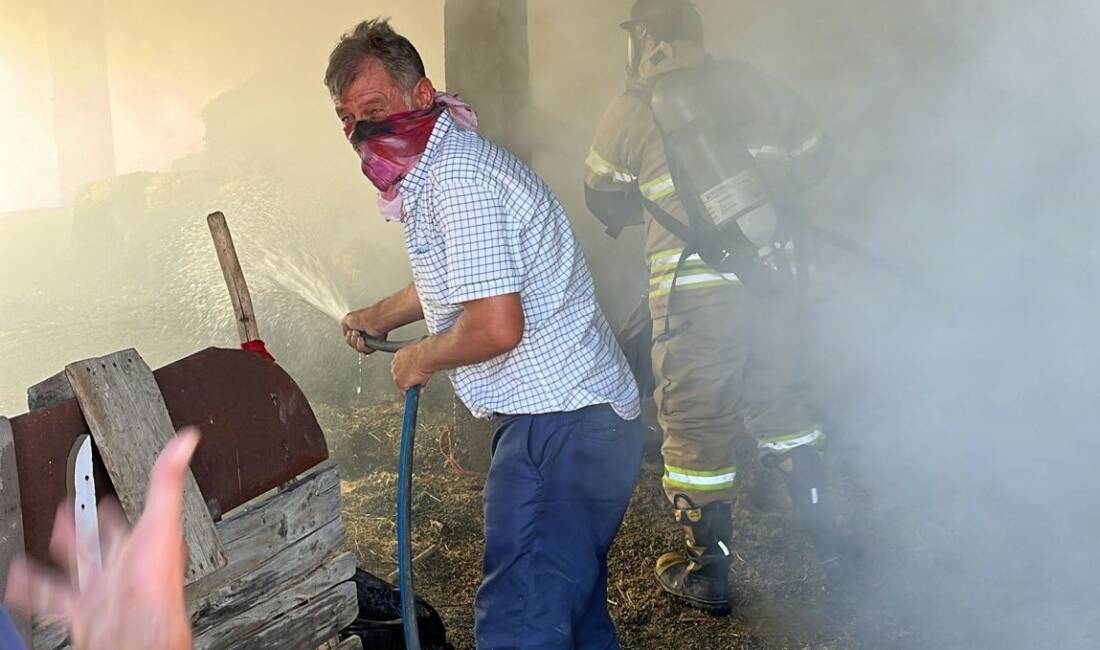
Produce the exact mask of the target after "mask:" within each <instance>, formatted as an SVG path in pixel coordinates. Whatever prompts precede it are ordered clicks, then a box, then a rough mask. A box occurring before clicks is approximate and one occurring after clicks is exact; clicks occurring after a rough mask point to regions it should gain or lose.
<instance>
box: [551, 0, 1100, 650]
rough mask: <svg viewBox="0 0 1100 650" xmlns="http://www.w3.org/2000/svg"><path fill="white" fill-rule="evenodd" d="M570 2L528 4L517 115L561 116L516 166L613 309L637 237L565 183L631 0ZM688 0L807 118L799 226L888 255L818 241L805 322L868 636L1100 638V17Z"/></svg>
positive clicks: (1044, 10) (627, 295)
mask: <svg viewBox="0 0 1100 650" xmlns="http://www.w3.org/2000/svg"><path fill="white" fill-rule="evenodd" d="M570 4H571V6H572V7H573V8H574V10H575V12H576V13H573V12H569V11H562V10H561V3H554V6H553V7H548V6H545V5H544V4H543V3H537V2H536V3H531V12H532V17H531V20H532V59H533V65H532V75H533V95H534V97H535V107H534V109H533V112H534V113H536V114H537V115H550V116H552V117H554V118H556V119H557V121H556V122H550V123H549V124H552V125H553V127H552V128H551V129H547V130H544V131H543V133H549V137H547V138H545V139H543V140H540V141H539V142H537V143H536V145H535V146H534V147H533V149H534V151H535V155H534V158H535V164H536V167H538V168H539V170H540V172H542V173H544V174H545V175H547V176H548V177H549V178H551V179H552V184H553V185H554V186H555V188H557V189H558V190H559V191H560V192H561V193H562V194H564V195H565V197H566V200H567V203H569V205H570V209H571V212H572V213H573V214H574V215H577V216H578V217H577V218H578V221H579V222H580V223H578V227H579V228H580V229H581V230H582V232H584V233H585V235H586V246H587V248H588V251H589V256H590V258H591V259H592V261H593V266H594V267H595V268H596V269H597V276H598V278H599V282H600V283H601V290H602V297H603V299H604V302H605V304H607V306H608V307H609V310H610V311H611V312H612V313H613V314H614V315H616V316H621V315H622V314H623V313H624V312H625V310H627V309H629V307H630V306H631V304H630V303H632V302H633V301H634V300H635V296H636V295H637V294H638V293H640V291H641V285H640V283H639V282H638V278H637V276H638V275H640V274H642V273H644V271H642V270H641V269H640V267H639V266H638V264H639V260H640V242H639V241H638V240H637V239H636V237H637V233H635V234H634V235H628V236H626V237H624V239H623V240H622V241H620V242H617V243H611V242H610V241H609V240H606V239H600V238H599V228H598V226H596V225H594V224H593V223H592V221H591V220H585V221H583V222H581V220H582V219H583V217H581V216H580V215H584V214H585V211H584V208H583V199H582V197H581V195H580V192H579V180H578V177H579V175H580V163H579V161H580V160H581V159H582V158H583V155H584V153H585V148H586V146H587V139H588V138H589V137H590V134H591V132H592V130H593V129H594V128H595V124H596V123H597V121H598V119H599V115H600V111H601V110H602V107H603V106H604V105H606V102H607V101H609V100H610V98H611V97H613V96H614V94H615V93H617V92H619V91H620V90H619V89H620V87H621V86H620V84H621V80H622V73H621V70H622V65H623V52H622V48H623V42H622V36H621V33H620V32H619V31H618V29H617V27H616V21H617V20H618V19H621V18H620V17H621V16H623V15H625V12H626V10H627V8H628V6H629V2H611V3H600V5H601V6H600V7H599V8H596V7H590V3H583V4H584V5H585V13H590V14H592V19H591V21H582V22H580V23H578V21H577V20H576V16H577V15H578V13H580V11H581V10H580V5H581V4H582V3H570ZM697 4H698V5H699V8H700V10H701V11H702V12H703V14H704V16H705V19H706V25H707V29H708V33H707V36H708V43H709V46H710V48H709V49H710V50H711V51H712V52H713V53H714V54H716V55H719V56H730V57H735V58H740V59H744V60H748V61H751V62H753V63H755V64H756V65H757V66H758V67H760V68H761V69H763V70H765V71H766V72H769V73H771V74H774V75H776V76H778V77H779V78H780V79H782V80H784V81H786V82H787V83H788V84H789V85H790V86H792V87H793V88H795V89H797V90H798V91H799V92H800V93H801V94H803V95H804V96H805V97H806V98H807V99H808V100H810V102H811V103H813V104H814V105H816V106H817V107H818V108H819V109H820V111H821V115H822V118H823V121H824V122H825V124H826V126H827V127H828V128H829V130H830V131H831V133H832V135H833V137H834V139H835V140H836V143H837V145H838V148H839V155H838V157H837V160H836V161H835V163H834V166H833V171H832V175H831V177H830V178H829V179H828V181H827V182H826V183H825V184H824V185H823V186H822V187H821V188H819V189H818V190H817V191H816V192H815V193H814V195H813V197H812V201H813V204H814V206H815V213H816V221H817V223H818V225H820V226H822V227H825V228H829V229H832V230H834V231H838V232H841V233H844V234H846V235H847V236H849V237H850V238H852V239H854V240H856V241H858V242H860V243H861V244H862V245H863V246H864V247H865V248H866V249H867V250H868V251H869V252H870V253H872V254H873V255H874V256H876V257H878V258H881V259H884V260H887V261H888V262H889V265H888V268H884V267H882V266H880V265H876V263H875V262H873V261H869V260H866V259H861V258H859V257H856V256H853V255H851V254H850V253H847V252H843V251H840V250H838V249H835V248H831V247H829V246H827V245H825V244H822V245H821V247H820V250H819V253H818V256H819V259H818V260H817V266H818V270H819V272H818V274H817V280H816V287H815V291H814V297H815V308H814V310H813V323H812V329H813V331H814V337H813V358H814V361H815V367H816V368H817V380H818V381H817V383H818V385H819V387H820V392H821V403H822V408H823V414H824V416H825V417H826V419H827V421H828V422H829V423H830V427H831V429H832V433H833V437H834V441H835V445H834V448H833V452H832V460H833V462H834V464H836V465H838V466H839V465H841V464H843V465H846V466H855V467H856V468H857V469H858V472H857V476H858V477H859V481H860V483H861V484H862V488H863V489H865V490H867V491H868V492H869V493H870V494H871V498H870V505H868V506H866V510H862V509H863V508H864V506H862V505H861V506H860V508H861V511H859V512H850V513H849V515H850V519H852V520H855V521H857V522H862V524H863V525H861V526H860V527H859V528H860V531H859V532H860V534H861V537H862V538H863V539H861V540H859V541H861V542H862V543H863V544H864V545H865V546H866V547H867V554H866V560H865V561H864V563H863V566H861V567H860V570H859V571H857V575H858V576H859V577H858V578H857V579H856V580H855V582H854V583H853V584H852V585H851V590H852V591H854V592H856V594H857V601H858V603H859V607H857V612H856V614H855V616H856V619H857V622H858V623H859V624H860V625H861V627H862V628H864V634H863V636H864V637H865V643H866V647H873V648H880V647H914V648H918V647H919V648H1013V649H1014V648H1020V649H1023V648H1039V647H1044V648H1045V647H1049V648H1085V647H1096V644H1097V643H1098V640H1100V621H1098V619H1097V616H1096V614H1095V613H1094V611H1093V606H1092V603H1094V602H1095V601H1096V598H1097V596H1098V595H1100V593H1098V592H1100V573H1098V571H1097V569H1096V568H1095V567H1096V566H1097V560H1098V559H1100V558H1097V550H1096V549H1097V544H1096V542H1095V532H1096V531H1097V528H1098V524H1097V521H1098V514H1100V507H1098V506H1097V505H1096V499H1095V498H1094V493H1095V490H1096V487H1097V481H1096V479H1095V475H1096V472H1095V470H1094V469H1093V467H1092V465H1093V463H1094V459H1095V458H1096V457H1097V456H1098V455H1100V454H1098V452H1100V438H1098V436H1097V435H1096V424H1095V423H1096V422H1097V419H1098V418H1097V413H1096V410H1097V408H1096V406H1094V404H1095V403H1096V400H1095V399H1093V398H1092V396H1091V393H1092V392H1093V387H1094V386H1095V385H1097V384H1098V382H1097V381H1096V380H1097V379H1100V377H1098V374H1100V373H1098V372H1097V367H1098V365H1097V359H1096V357H1097V354H1096V352H1095V349H1094V346H1093V345H1092V344H1091V339H1092V335H1093V332H1095V331H1096V330H1097V326H1098V325H1100V313H1098V307H1097V289H1096V279H1097V272H1098V265H1097V263H1096V261H1095V259H1096V257H1095V250H1096V245H1095V241H1096V234H1097V229H1098V228H1097V226H1096V224H1095V220H1094V218H1093V216H1094V214H1095V212H1094V210H1093V209H1092V206H1093V203H1094V202H1093V201H1092V200H1090V193H1091V189H1092V187H1093V185H1095V182H1096V179H1097V178H1098V177H1100V174H1098V172H1100V155H1098V154H1097V147H1098V145H1100V118H1098V117H1097V114H1096V111H1094V110H1092V108H1091V107H1093V106H1095V105H1096V104H1097V99H1100V86H1098V84H1097V82H1096V79H1097V77H1096V75H1095V73H1094V72H1093V71H1092V69H1091V68H1092V67H1093V62H1094V61H1096V60H1097V55H1098V54H1100V51H1097V46H1096V45H1095V42H1096V41H1095V39H1094V38H1092V36H1091V31H1092V27H1091V26H1093V25H1095V24H1096V23H1097V19H1098V18H1100V11H1097V9H1096V7H1095V6H1094V5H1093V4H1090V3H1087V2H1072V1H1059V2H1053V3H1044V4H1035V3H1004V2H992V1H974V2H964V3H958V2H946V1H940V0H922V1H921V2H913V3H898V2H885V3H884V2H875V1H873V0H842V1H841V2H829V3H820V2H813V1H810V0H803V1H797V2H784V3H763V2H746V1H737V2H729V1H725V0H723V1H718V0H714V1H700V2H698V3H697ZM605 5H606V6H605ZM559 63H560V65H558V64H559ZM567 165H571V167H565V166H567ZM899 271H900V273H901V275H902V276H903V277H901V278H898V277H896V276H897V274H898V272H899ZM852 507H854V506H851V505H850V506H849V509H851V508H852Z"/></svg>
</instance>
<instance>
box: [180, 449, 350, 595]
mask: <svg viewBox="0 0 1100 650" xmlns="http://www.w3.org/2000/svg"><path fill="white" fill-rule="evenodd" d="M339 483H340V480H339V476H338V474H337V472H336V468H335V466H330V467H328V468H327V469H326V470H325V471H323V472H320V473H318V474H315V475H313V476H312V477H310V478H309V479H308V480H306V481H303V482H299V483H297V484H295V485H294V486H293V488H292V489H290V490H288V491H286V492H281V493H278V494H277V495H275V496H272V497H269V498H268V499H266V500H264V501H262V502H261V503H258V504H255V505H253V506H252V507H249V508H244V509H240V510H237V511H236V512H234V514H233V516H231V517H227V518H226V519H224V520H222V521H221V522H219V523H218V525H217V528H218V535H219V537H221V540H222V544H223V546H224V548H225V555H226V557H227V558H228V560H229V564H228V565H226V567H225V568H224V569H222V570H221V571H218V572H217V573H214V574H211V575H209V576H206V577H205V578H202V579H200V580H197V581H195V582H193V583H191V584H190V585H188V586H187V594H188V600H192V601H193V600H197V599H200V598H202V597H203V596H205V595H207V594H210V593H212V592H214V591H215V590H217V589H220V588H221V587H223V586H225V585H226V584H228V583H230V582H232V581H234V580H236V579H238V578H239V577H240V576H242V575H244V574H246V573H248V572H249V571H252V570H254V569H256V568H257V567H259V566H261V565H262V564H264V563H265V562H267V561H269V560H270V559H271V558H272V557H274V556H275V555H276V554H277V553H278V552H279V551H280V550H281V549H284V548H287V547H288V546H290V545H292V544H294V543H296V542H298V541H299V540H301V539H303V538H305V537H307V536H308V535H310V534H312V533H314V532H315V531H317V530H319V529H321V528H322V527H324V526H325V525H327V524H329V523H330V522H333V521H335V520H338V519H339V518H340V487H339Z"/></svg>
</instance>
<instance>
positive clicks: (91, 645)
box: [4, 428, 199, 650]
mask: <svg viewBox="0 0 1100 650" xmlns="http://www.w3.org/2000/svg"><path fill="white" fill-rule="evenodd" d="M198 443H199V432H198V430H196V429H194V428H189V429H184V430H183V431H181V432H180V434H179V435H178V436H176V437H175V438H174V439H172V441H171V442H169V443H168V445H167V446H166V447H165V448H164V450H163V451H162V452H161V454H160V456H159V457H158V458H157V461H156V464H155V465H154V466H153V472H152V475H151V477H150V481H149V492H148V494H147V495H146V499H145V511H144V512H143V513H142V515H141V519H140V520H139V521H138V522H137V525H136V526H135V527H134V529H133V531H132V532H131V531H130V530H129V527H128V525H127V523H126V518H125V516H124V515H123V513H122V508H121V507H120V506H119V505H118V502H116V501H107V500H104V502H103V503H101V504H100V508H99V527H100V539H101V547H102V557H103V568H102V569H101V570H99V571H97V572H95V573H93V574H92V576H91V578H90V579H88V580H87V584H85V585H82V586H80V587H77V586H76V584H77V579H76V575H77V573H76V558H77V553H78V548H77V535H76V524H75V518H74V515H73V505H72V502H68V503H65V504H62V506H61V507H60V508H59V509H58V512H57V516H56V518H55V520H54V529H53V535H52V536H51V538H50V554H51V555H52V556H53V558H54V559H55V560H56V561H57V563H58V564H59V565H60V566H61V567H63V569H64V570H65V572H67V575H66V574H65V573H63V572H61V571H57V570H54V569H50V568H47V567H44V566H42V565H40V564H38V563H36V562H34V561H33V560H29V559H27V558H20V559H18V560H16V561H15V562H14V563H13V564H12V567H11V571H10V573H9V578H8V589H7V594H6V595H5V597H4V599H5V602H6V603H7V605H8V606H9V607H10V608H11V609H12V610H14V611H16V612H19V613H22V614H23V615H25V616H30V617H37V618H43V619H47V620H49V619H52V620H60V621H63V622H65V623H66V624H67V625H68V628H69V637H70V640H71V641H72V643H73V646H74V647H75V648H76V650H146V649H148V648H159V649H162V650H185V649H188V648H191V647H192V633H191V622H190V619H189V617H188V614H187V606H186V604H185V601H184V578H183V576H184V570H185V568H186V564H187V553H186V549H185V547H184V541H183V484H184V479H185V478H186V477H187V470H188V466H189V465H190V463H191V456H192V455H193V454H194V452H195V447H196V446H197V445H198Z"/></svg>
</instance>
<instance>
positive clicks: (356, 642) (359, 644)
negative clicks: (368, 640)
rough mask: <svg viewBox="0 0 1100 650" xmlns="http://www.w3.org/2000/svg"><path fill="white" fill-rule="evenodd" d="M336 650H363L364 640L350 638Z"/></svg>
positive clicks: (342, 642)
mask: <svg viewBox="0 0 1100 650" xmlns="http://www.w3.org/2000/svg"><path fill="white" fill-rule="evenodd" d="M336 650H363V640H362V639H360V638H359V637H357V636H349V637H348V638H346V639H344V640H343V641H341V642H340V645H338V646H336Z"/></svg>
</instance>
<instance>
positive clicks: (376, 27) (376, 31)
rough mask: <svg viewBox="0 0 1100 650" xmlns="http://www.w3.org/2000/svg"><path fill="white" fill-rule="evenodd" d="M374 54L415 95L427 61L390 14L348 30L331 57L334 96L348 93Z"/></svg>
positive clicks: (328, 75)
mask: <svg viewBox="0 0 1100 650" xmlns="http://www.w3.org/2000/svg"><path fill="white" fill-rule="evenodd" d="M370 57H374V58H376V59H378V60H379V61H380V62H381V63H382V66H383V67H385V69H386V72H388V73H390V76H391V77H393V79H394V81H396V82H397V85H399V86H401V88H402V89H403V90H404V91H405V94H406V96H411V95H412V91H413V88H414V87H415V86H416V84H417V83H418V82H419V81H420V80H421V79H423V78H424V77H425V76H426V73H425V71H424V61H423V59H421V58H420V53H419V52H417V51H416V48H415V47H413V44H412V43H411V42H409V39H407V38H405V37H404V36H402V35H400V34H398V33H397V32H395V31H394V29H393V27H390V21H389V19H388V18H375V19H374V20H366V21H363V22H361V23H359V24H358V25H356V26H355V29H353V30H352V31H350V32H348V33H347V34H344V35H343V36H342V37H341V38H340V42H339V43H337V44H336V47H335V48H333V50H332V54H330V55H329V57H328V70H326V71H325V86H327V87H328V92H329V94H330V95H331V96H332V98H333V99H337V98H339V97H340V96H342V95H343V94H344V91H346V90H347V89H348V86H350V85H351V84H352V83H353V82H354V81H355V78H356V77H358V76H359V71H360V68H361V67H362V65H363V61H365V60H366V59H368V58H370Z"/></svg>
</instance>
